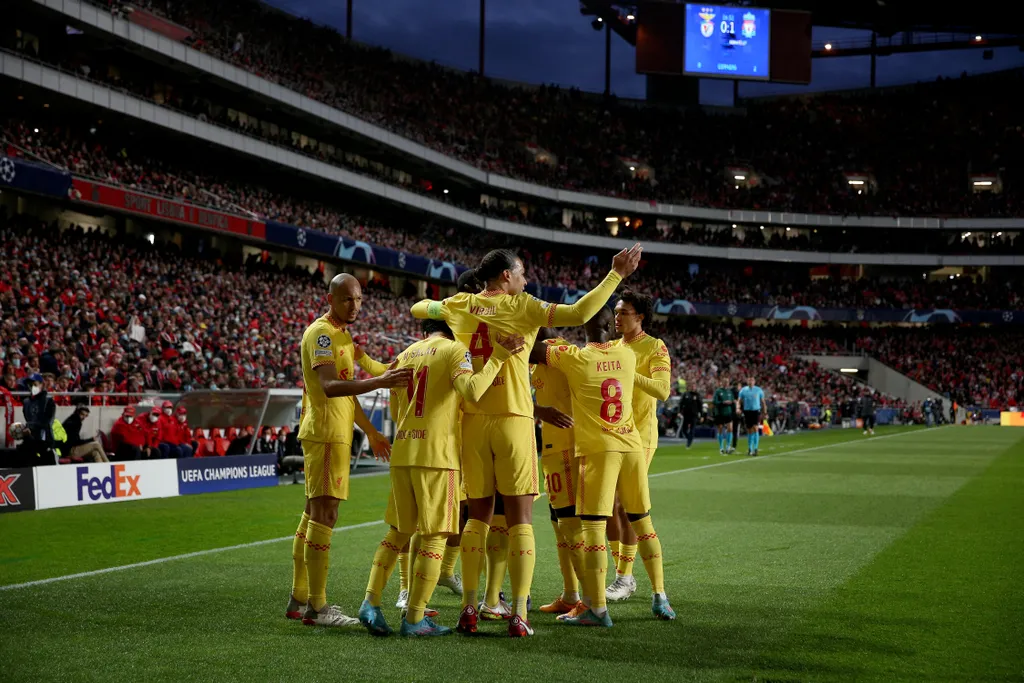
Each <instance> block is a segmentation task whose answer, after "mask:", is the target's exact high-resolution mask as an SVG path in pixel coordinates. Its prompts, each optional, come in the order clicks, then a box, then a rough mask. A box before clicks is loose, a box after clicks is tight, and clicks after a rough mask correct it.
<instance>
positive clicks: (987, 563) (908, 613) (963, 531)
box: [755, 431, 1024, 681]
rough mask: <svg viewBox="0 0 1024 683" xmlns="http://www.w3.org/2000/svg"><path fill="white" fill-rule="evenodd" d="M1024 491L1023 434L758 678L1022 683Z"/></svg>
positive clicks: (845, 591)
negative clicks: (1007, 682) (1015, 682)
mask: <svg viewBox="0 0 1024 683" xmlns="http://www.w3.org/2000/svg"><path fill="white" fill-rule="evenodd" d="M1000 434H1001V437H1002V438H1004V439H1005V438H1007V434H1010V435H1012V436H1016V435H1017V434H1018V433H1017V432H1007V431H1004V432H1001V433H1000ZM971 441H972V442H973V439H972V440H971ZM1022 491H1024V439H1018V440H1016V442H1015V443H1013V444H1012V445H1011V446H1010V447H1008V448H1006V449H1004V452H1003V453H1002V454H1001V455H1000V456H999V457H998V458H997V459H995V460H994V461H993V462H992V464H991V466H990V467H989V468H988V469H987V470H985V471H984V472H983V473H982V474H981V475H979V476H978V477H976V478H975V479H973V480H972V481H971V482H970V483H968V484H967V485H965V486H964V487H963V488H961V489H960V490H959V491H957V492H956V493H954V494H953V495H952V496H950V498H949V499H948V500H947V501H946V502H945V503H944V504H943V505H941V506H939V507H937V508H936V509H935V510H934V511H933V512H932V513H931V514H929V515H928V516H926V517H925V518H923V519H922V520H921V521H920V522H919V523H918V524H916V525H915V526H914V527H913V528H912V529H910V530H909V531H908V532H907V533H906V534H904V535H903V536H901V537H900V538H899V539H898V540H896V541H895V542H894V543H892V544H891V545H889V546H888V547H887V548H885V549H884V550H883V551H882V552H881V553H879V554H878V556H877V557H875V558H874V559H873V560H872V561H871V562H870V563H869V564H868V565H866V566H865V567H864V568H863V569H861V570H860V571H859V572H858V573H857V574H856V575H854V576H853V577H851V578H850V579H849V580H848V581H846V582H844V583H843V584H842V585H841V586H839V587H838V588H837V589H836V590H835V591H834V593H833V594H832V596H831V597H830V599H828V600H827V601H826V602H825V603H824V604H823V605H822V606H821V607H820V608H819V609H817V610H814V611H812V612H810V613H808V614H807V615H806V616H805V617H804V619H802V620H801V622H800V623H799V624H798V625H797V626H796V627H795V628H794V629H793V630H792V631H791V632H790V635H789V637H788V638H787V639H786V641H785V642H784V643H782V644H781V645H780V646H779V647H777V648H773V649H771V650H768V651H766V652H765V653H764V656H763V658H762V659H761V661H760V662H759V663H758V666H757V667H756V668H755V675H756V676H758V677H759V678H758V680H761V679H762V678H763V679H764V680H768V679H780V680H854V679H856V680H879V681H894V680H920V681H1021V680H1024V592H1022V591H1021V587H1020V584H1021V580H1022V578H1024V570H1022V567H1024V494H1022Z"/></svg>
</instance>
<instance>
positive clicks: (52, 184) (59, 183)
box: [0, 152, 71, 199]
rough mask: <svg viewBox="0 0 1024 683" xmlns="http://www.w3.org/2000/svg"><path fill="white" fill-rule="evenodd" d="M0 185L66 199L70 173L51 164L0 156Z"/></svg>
mask: <svg viewBox="0 0 1024 683" xmlns="http://www.w3.org/2000/svg"><path fill="white" fill-rule="evenodd" d="M0 154H2V152H0ZM0 186H3V187H10V188H13V189H16V190H24V191H25V192H34V193H36V194H45V195H49V196H51V197H60V198H61V199H66V198H67V196H68V191H69V190H70V189H71V174H70V173H67V172H65V171H58V170H57V169H56V168H54V167H52V166H44V165H43V164H36V163H33V162H31V161H24V160H22V159H17V158H15V157H7V156H0Z"/></svg>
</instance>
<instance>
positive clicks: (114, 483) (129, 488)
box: [78, 465, 142, 501]
mask: <svg viewBox="0 0 1024 683" xmlns="http://www.w3.org/2000/svg"><path fill="white" fill-rule="evenodd" d="M141 477H142V475H141V474H136V475H135V476H132V475H130V474H125V473H124V465H111V466H110V476H109V477H102V478H100V477H90V476H89V468H88V467H79V468H78V500H80V501H81V500H85V495H86V493H88V495H89V498H90V499H92V500H99V499H100V498H103V499H104V500H110V499H111V498H125V497H127V496H141V495H142V492H141V491H139V479H140V478H141Z"/></svg>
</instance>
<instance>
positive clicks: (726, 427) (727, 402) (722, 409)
mask: <svg viewBox="0 0 1024 683" xmlns="http://www.w3.org/2000/svg"><path fill="white" fill-rule="evenodd" d="M713 401H714V403H713V405H714V408H713V412H714V420H715V430H716V431H717V432H718V452H719V453H721V454H722V455H726V454H728V453H731V452H732V422H733V416H734V414H735V412H736V395H735V394H734V393H733V392H732V388H731V387H728V386H724V387H719V388H717V389H715V395H714V398H713Z"/></svg>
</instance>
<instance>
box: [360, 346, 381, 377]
mask: <svg viewBox="0 0 1024 683" xmlns="http://www.w3.org/2000/svg"><path fill="white" fill-rule="evenodd" d="M357 348H358V347H357ZM356 362H357V363H359V367H361V368H362V369H363V370H366V371H367V372H368V373H370V374H371V375H373V376H374V377H380V376H381V375H383V374H384V373H385V372H387V371H388V366H387V364H386V363H381V362H380V361H379V360H374V359H373V358H370V357H369V356H368V355H366V352H365V351H363V350H362V349H359V352H358V355H357V357H356Z"/></svg>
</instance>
